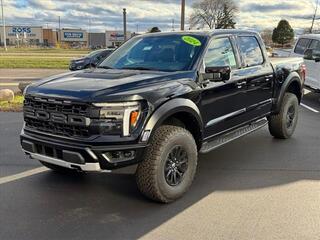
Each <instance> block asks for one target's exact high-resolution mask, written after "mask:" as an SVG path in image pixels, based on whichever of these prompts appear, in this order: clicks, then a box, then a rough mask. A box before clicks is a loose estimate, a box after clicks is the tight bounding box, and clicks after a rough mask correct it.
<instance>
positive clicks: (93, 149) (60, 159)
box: [20, 131, 147, 172]
mask: <svg viewBox="0 0 320 240" xmlns="http://www.w3.org/2000/svg"><path fill="white" fill-rule="evenodd" d="M20 142H21V146H22V150H23V151H24V152H25V153H26V154H27V155H29V156H30V157H31V158H33V159H37V160H39V161H44V162H48V163H51V164H54V165H58V166H62V167H66V168H71V169H77V170H79V171H89V172H92V171H96V172H99V171H108V170H113V169H117V168H122V167H127V166H130V165H134V164H137V163H139V162H140V161H141V160H142V155H143V153H144V150H145V148H146V147H147V144H137V143H133V144H125V145H124V144H121V145H108V146H101V145H97V146H95V145H88V144H87V143H83V144H82V143H79V142H73V143H71V142H70V141H64V140H61V139H59V140H58V139H53V138H50V137H49V136H48V137H43V136H41V137H39V136H37V135H33V134H29V133H28V134H27V133H25V132H24V131H22V133H21V135H20ZM127 152H129V153H134V154H132V156H131V157H130V158H127V159H120V158H119V159H110V158H109V157H107V156H108V154H109V153H112V154H113V153H127Z"/></svg>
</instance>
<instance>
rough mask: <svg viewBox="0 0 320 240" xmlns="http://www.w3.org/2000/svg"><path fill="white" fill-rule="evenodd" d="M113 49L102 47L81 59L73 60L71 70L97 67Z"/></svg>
mask: <svg viewBox="0 0 320 240" xmlns="http://www.w3.org/2000/svg"><path fill="white" fill-rule="evenodd" d="M113 51H114V50H113V49H100V50H96V51H93V52H91V53H89V54H88V55H87V56H85V57H83V58H79V59H74V60H71V62H70V65H69V69H70V70H71V71H77V70H82V69H86V68H90V67H96V66H97V65H98V64H99V63H101V62H102V61H103V60H104V59H105V58H106V57H108V56H109V55H110V54H111V53H112V52H113Z"/></svg>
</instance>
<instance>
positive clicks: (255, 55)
mask: <svg viewBox="0 0 320 240" xmlns="http://www.w3.org/2000/svg"><path fill="white" fill-rule="evenodd" d="M239 46H240V50H241V53H242V55H243V58H244V61H245V63H246V67H253V66H257V65H261V64H263V62H264V58H263V54H262V50H261V48H260V45H259V43H258V40H257V39H256V38H255V37H253V36H252V37H239Z"/></svg>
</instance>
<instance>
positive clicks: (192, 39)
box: [182, 36, 201, 47]
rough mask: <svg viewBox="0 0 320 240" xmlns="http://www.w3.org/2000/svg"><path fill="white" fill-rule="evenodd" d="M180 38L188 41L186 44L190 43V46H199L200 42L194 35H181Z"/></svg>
mask: <svg viewBox="0 0 320 240" xmlns="http://www.w3.org/2000/svg"><path fill="white" fill-rule="evenodd" d="M182 40H183V41H184V42H185V43H188V44H190V45H192V46H195V47H200V46H201V42H200V41H199V40H198V39H196V38H195V37H191V36H183V37H182Z"/></svg>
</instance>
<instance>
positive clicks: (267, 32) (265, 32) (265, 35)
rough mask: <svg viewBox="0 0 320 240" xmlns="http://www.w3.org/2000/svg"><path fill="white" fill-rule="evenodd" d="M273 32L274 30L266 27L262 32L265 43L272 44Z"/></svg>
mask: <svg viewBox="0 0 320 240" xmlns="http://www.w3.org/2000/svg"><path fill="white" fill-rule="evenodd" d="M272 34H273V31H272V30H271V29H264V30H262V31H261V33H260V35H261V38H262V39H263V41H264V43H265V44H266V45H267V46H271V45H272V43H273V42H272Z"/></svg>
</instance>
